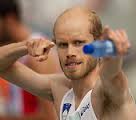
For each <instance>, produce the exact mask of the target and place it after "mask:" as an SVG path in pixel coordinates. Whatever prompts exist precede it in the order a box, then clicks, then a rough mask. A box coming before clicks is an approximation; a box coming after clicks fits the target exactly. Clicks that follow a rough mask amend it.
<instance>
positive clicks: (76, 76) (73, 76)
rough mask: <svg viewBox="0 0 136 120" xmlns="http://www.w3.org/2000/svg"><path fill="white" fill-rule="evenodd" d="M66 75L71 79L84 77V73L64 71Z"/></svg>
mask: <svg viewBox="0 0 136 120" xmlns="http://www.w3.org/2000/svg"><path fill="white" fill-rule="evenodd" d="M64 74H65V76H66V77H67V78H69V79H71V80H79V79H82V78H83V77H84V75H81V74H79V73H78V74H74V73H64Z"/></svg>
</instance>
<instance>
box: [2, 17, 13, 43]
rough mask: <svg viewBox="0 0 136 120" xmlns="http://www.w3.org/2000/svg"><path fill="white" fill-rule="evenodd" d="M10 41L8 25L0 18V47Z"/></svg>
mask: <svg viewBox="0 0 136 120" xmlns="http://www.w3.org/2000/svg"><path fill="white" fill-rule="evenodd" d="M11 40H12V37H11V33H10V32H9V29H8V25H7V24H6V22H5V20H4V19H1V18H0V45H4V44H8V43H10V42H11Z"/></svg>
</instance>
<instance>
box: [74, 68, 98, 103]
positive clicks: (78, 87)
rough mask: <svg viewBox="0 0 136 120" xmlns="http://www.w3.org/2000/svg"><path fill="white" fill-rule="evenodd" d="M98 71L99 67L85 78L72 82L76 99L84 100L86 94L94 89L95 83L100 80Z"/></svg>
mask: <svg viewBox="0 0 136 120" xmlns="http://www.w3.org/2000/svg"><path fill="white" fill-rule="evenodd" d="M98 70H99V67H98V66H97V67H96V68H95V69H94V70H93V71H92V72H90V73H89V74H88V75H87V76H85V77H84V78H82V79H79V80H73V81H72V87H73V90H74V94H75V97H76V99H78V100H82V99H83V97H84V96H85V95H86V93H87V92H88V91H89V90H91V89H93V88H94V86H95V83H96V81H97V80H98V78H99V75H98Z"/></svg>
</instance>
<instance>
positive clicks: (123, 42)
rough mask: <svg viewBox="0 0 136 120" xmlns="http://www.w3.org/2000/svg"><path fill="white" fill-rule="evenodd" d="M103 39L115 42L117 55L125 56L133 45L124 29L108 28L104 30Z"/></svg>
mask: <svg viewBox="0 0 136 120" xmlns="http://www.w3.org/2000/svg"><path fill="white" fill-rule="evenodd" d="M102 39H110V40H112V41H113V42H114V44H115V47H116V50H117V54H118V55H120V56H123V55H125V54H127V53H128V50H129V48H130V47H131V44H130V42H129V40H128V36H127V34H126V31H125V30H124V29H118V30H115V31H114V30H112V29H111V28H109V27H108V26H106V27H105V28H104V30H103V34H102Z"/></svg>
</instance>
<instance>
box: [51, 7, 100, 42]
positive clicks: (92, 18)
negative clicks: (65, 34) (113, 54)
mask: <svg viewBox="0 0 136 120" xmlns="http://www.w3.org/2000/svg"><path fill="white" fill-rule="evenodd" d="M79 8H80V9H81V10H83V11H85V13H87V15H88V18H89V22H90V34H92V35H93V37H94V39H99V38H100V36H101V34H102V29H103V27H102V22H101V20H100V17H99V16H98V15H97V14H96V12H95V11H93V10H90V9H89V8H87V7H84V6H80V7H79ZM73 9H74V7H73V8H70V9H67V10H65V11H64V12H63V13H62V14H60V16H59V17H58V18H57V20H56V22H55V24H54V28H53V34H54V37H55V27H56V24H57V23H58V21H59V20H60V19H61V17H62V16H63V15H64V14H66V13H67V12H69V11H72V10H73ZM75 16H76V15H75ZM54 42H55V40H54Z"/></svg>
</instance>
